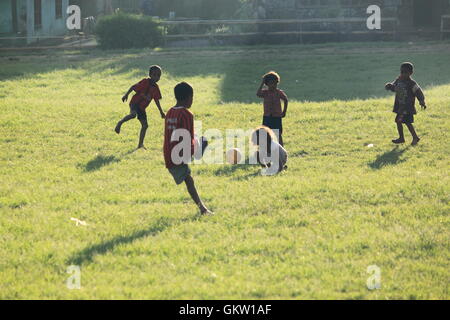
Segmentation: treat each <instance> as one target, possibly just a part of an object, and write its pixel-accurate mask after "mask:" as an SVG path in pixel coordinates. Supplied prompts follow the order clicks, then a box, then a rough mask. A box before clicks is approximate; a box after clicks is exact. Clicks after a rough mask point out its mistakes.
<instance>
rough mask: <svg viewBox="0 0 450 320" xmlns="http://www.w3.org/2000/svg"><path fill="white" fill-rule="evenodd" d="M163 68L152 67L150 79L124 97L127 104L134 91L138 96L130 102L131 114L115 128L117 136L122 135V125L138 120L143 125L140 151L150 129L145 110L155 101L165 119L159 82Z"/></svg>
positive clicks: (131, 89) (136, 85)
mask: <svg viewBox="0 0 450 320" xmlns="http://www.w3.org/2000/svg"><path fill="white" fill-rule="evenodd" d="M161 73H162V70H161V67H159V66H151V67H150V70H149V76H150V78H145V79H143V80H141V81H140V82H139V83H137V84H135V85H134V86H132V87H131V88H130V89H129V90H128V92H127V93H126V94H125V95H124V96H123V97H122V101H123V102H125V101H127V100H128V96H129V95H130V93H131V92H132V91H135V92H136V94H135V95H134V96H133V98H131V101H130V114H129V115H127V116H125V117H124V118H123V119H122V120H120V121H119V122H118V123H117V125H116V128H115V131H116V133H117V134H119V133H120V129H121V127H122V124H124V123H125V122H127V121H129V120H131V119H134V118H136V116H137V118H138V120H139V122H140V123H141V132H140V135H139V144H138V149H140V148H143V149H145V147H144V139H145V134H146V132H147V129H148V122H147V113H146V112H145V109H146V108H147V107H148V105H149V104H150V102H151V101H152V100H155V104H156V106H157V107H158V109H159V113H160V114H161V118H163V119H164V118H165V115H164V112H163V110H162V108H161V104H160V103H159V100H161V99H162V96H161V91H160V90H159V87H158V84H157V82H158V81H159V79H160V78H161Z"/></svg>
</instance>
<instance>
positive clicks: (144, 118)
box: [130, 104, 147, 122]
mask: <svg viewBox="0 0 450 320" xmlns="http://www.w3.org/2000/svg"><path fill="white" fill-rule="evenodd" d="M130 111H131V112H134V113H136V115H137V118H138V119H139V121H144V122H147V112H145V110H142V109H141V107H139V105H138V104H130Z"/></svg>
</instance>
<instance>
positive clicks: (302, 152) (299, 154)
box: [288, 150, 309, 158]
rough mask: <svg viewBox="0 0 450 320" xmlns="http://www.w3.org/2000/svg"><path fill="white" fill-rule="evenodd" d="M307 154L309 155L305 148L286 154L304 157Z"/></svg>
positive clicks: (293, 156)
mask: <svg viewBox="0 0 450 320" xmlns="http://www.w3.org/2000/svg"><path fill="white" fill-rule="evenodd" d="M307 155H309V153H308V152H306V151H305V150H301V151H295V152H293V153H291V154H289V155H288V156H290V157H292V158H297V157H306V156H307Z"/></svg>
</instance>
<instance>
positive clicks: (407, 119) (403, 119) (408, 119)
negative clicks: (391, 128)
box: [395, 114, 414, 124]
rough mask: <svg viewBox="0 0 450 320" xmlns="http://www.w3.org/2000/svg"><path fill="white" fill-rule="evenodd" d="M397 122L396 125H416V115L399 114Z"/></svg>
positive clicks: (396, 118)
mask: <svg viewBox="0 0 450 320" xmlns="http://www.w3.org/2000/svg"><path fill="white" fill-rule="evenodd" d="M395 122H396V123H399V122H400V123H405V124H410V123H414V115H413V114H397V116H396V117H395Z"/></svg>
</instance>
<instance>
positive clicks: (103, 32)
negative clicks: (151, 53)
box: [95, 13, 163, 49]
mask: <svg viewBox="0 0 450 320" xmlns="http://www.w3.org/2000/svg"><path fill="white" fill-rule="evenodd" d="M95 32H96V34H97V38H98V41H99V43H100V45H101V47H102V48H103V49H128V48H154V47H157V46H159V45H160V44H161V43H162V40H163V38H162V36H163V28H162V27H161V26H160V25H159V23H158V22H157V21H155V20H153V19H152V18H151V17H147V16H143V15H133V14H126V13H118V14H113V15H110V16H105V17H102V18H101V19H100V20H99V22H98V23H97V25H96V28H95Z"/></svg>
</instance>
